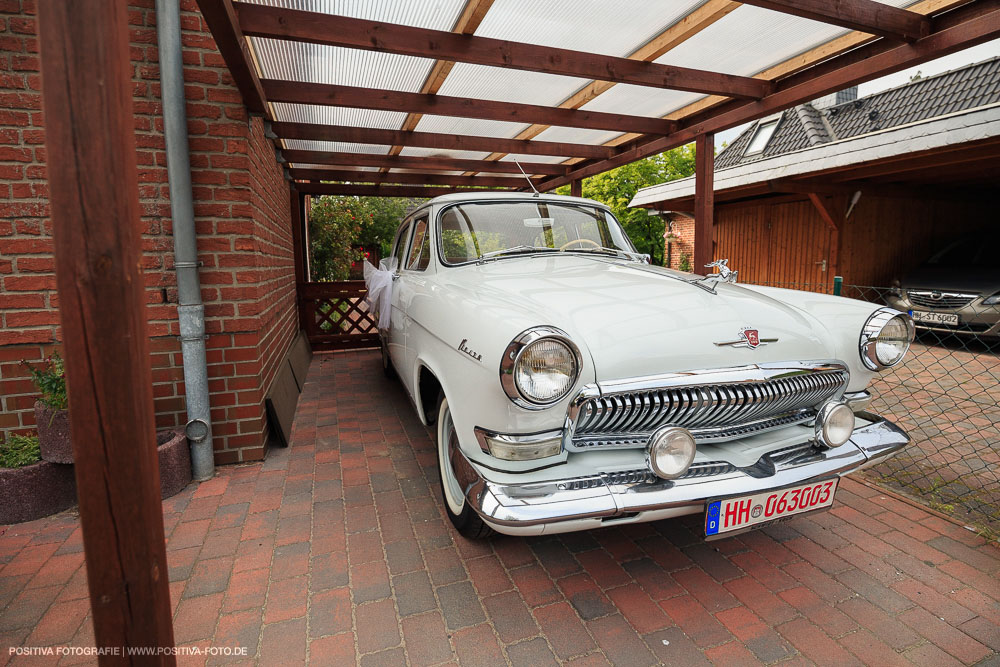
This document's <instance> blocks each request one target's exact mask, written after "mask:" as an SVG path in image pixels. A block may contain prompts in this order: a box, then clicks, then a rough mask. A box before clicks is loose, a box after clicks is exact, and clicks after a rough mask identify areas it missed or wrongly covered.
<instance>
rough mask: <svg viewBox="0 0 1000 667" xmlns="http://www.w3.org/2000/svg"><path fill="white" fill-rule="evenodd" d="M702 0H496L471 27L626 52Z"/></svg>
mask: <svg viewBox="0 0 1000 667" xmlns="http://www.w3.org/2000/svg"><path fill="white" fill-rule="evenodd" d="M703 2H704V0H616V1H615V2H602V1H599V0H589V1H581V0H546V1H545V2H538V0H496V2H494V3H493V5H492V6H491V7H490V10H489V12H487V14H486V16H485V18H483V22H482V23H481V24H480V26H479V28H478V29H477V30H476V35H477V36H479V37H492V38H493V39H507V40H511V41H517V42H524V43H527V44H539V45H541V46H551V47H556V48H560V49H573V50H574V51H586V52H589V53H602V54H605V55H609V56H627V55H628V54H630V53H632V52H633V51H635V50H636V49H637V48H639V47H640V46H642V45H643V44H645V43H646V42H648V41H649V40H650V39H651V38H652V37H653V36H655V35H658V34H659V33H661V32H663V31H664V30H666V29H667V28H668V27H669V26H671V25H673V24H674V23H676V22H677V21H678V20H680V19H682V18H684V16H686V15H687V14H688V13H689V12H690V11H691V10H693V9H695V8H696V7H697V6H698V5H700V4H702V3H703Z"/></svg>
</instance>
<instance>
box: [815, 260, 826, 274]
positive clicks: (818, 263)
mask: <svg viewBox="0 0 1000 667" xmlns="http://www.w3.org/2000/svg"><path fill="white" fill-rule="evenodd" d="M813 264H816V265H817V266H820V267H822V268H820V271H823V272H824V273H825V272H826V260H825V259H824V260H823V261H821V262H813Z"/></svg>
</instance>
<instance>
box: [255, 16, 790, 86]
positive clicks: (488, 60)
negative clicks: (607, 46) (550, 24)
mask: <svg viewBox="0 0 1000 667" xmlns="http://www.w3.org/2000/svg"><path fill="white" fill-rule="evenodd" d="M239 21H240V28H241V29H242V30H243V32H244V33H245V34H247V35H254V36H257V37H269V38H272V39H288V40H294V41H300V42H309V43H313V44H326V45H330V46H340V47H346V48H352V49H365V50H369V51H380V52H385V53H395V54H400V55H406V56H415V57H420V58H436V59H439V60H450V61H455V62H464V63H472V64H475V65H487V66H490V67H502V68H506V69H519V70H526V71H529V72H544V73H547V74H560V75H563V76H575V77H580V78H584V79H594V80H600V81H611V82H614V83H629V84H632V85H636V86H651V87H655V88H668V89H672V90H685V91H692V92H697V93H709V94H717V95H726V96H730V97H742V98H751V99H759V98H761V97H763V96H764V95H766V94H767V93H768V91H769V90H770V84H769V83H768V82H766V81H761V80H759V79H754V78H752V77H744V76H735V75H732V74H722V73H719V72H708V71H704V70H697V69H690V68H686V67H675V66H673V65H661V64H657V63H652V62H645V61H642V60H631V59H629V58H620V57H616V56H607V55H601V54H596V53H588V52H584V51H572V50H569V49H557V48H553V47H548V46H539V45H537V44H523V43H519V42H510V41H506V40H499V39H491V38H487V37H476V36H473V35H463V34H458V33H454V32H445V31H442V30H428V29H426V28H414V27H411V26H405V25H395V24H390V23H380V22H378V21H368V20H364V19H356V18H350V17H346V16H335V15H332V14H321V13H316V12H305V11H297V10H290V9H285V8H283V7H268V6H265V5H254V4H249V3H248V4H245V5H244V4H242V3H241V5H240V9H239Z"/></svg>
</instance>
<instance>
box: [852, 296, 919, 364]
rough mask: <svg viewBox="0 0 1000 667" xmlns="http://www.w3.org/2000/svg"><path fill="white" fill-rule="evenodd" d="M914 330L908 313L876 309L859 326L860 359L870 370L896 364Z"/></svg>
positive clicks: (889, 309)
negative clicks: (862, 325) (863, 324)
mask: <svg viewBox="0 0 1000 667" xmlns="http://www.w3.org/2000/svg"><path fill="white" fill-rule="evenodd" d="M913 333H914V330H913V320H911V319H910V317H909V315H906V314H904V313H901V312H899V311H898V310H893V309H892V308H880V309H878V310H876V311H875V312H874V313H872V315H871V317H869V318H868V321H867V322H865V326H864V327H862V329H861V343H860V348H861V361H863V362H864V364H865V366H867V367H868V368H870V369H871V370H873V371H882V370H885V369H887V368H891V367H893V366H895V365H896V364H898V363H899V362H900V361H902V360H903V357H904V356H905V355H906V351H907V350H908V349H910V343H911V342H913Z"/></svg>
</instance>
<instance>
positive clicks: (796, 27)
mask: <svg viewBox="0 0 1000 667" xmlns="http://www.w3.org/2000/svg"><path fill="white" fill-rule="evenodd" d="M845 32H847V31H846V30H845V29H844V28H840V27H838V26H831V25H828V24H825V23H819V22H817V21H811V20H809V19H803V18H799V17H797V16H790V15H788V14H782V13H780V12H775V11H771V10H769V9H761V8H759V7H754V6H751V5H742V6H740V7H738V8H737V9H736V10H735V11H733V12H731V13H729V14H728V15H726V16H724V17H723V18H721V19H720V20H718V21H716V22H715V23H713V24H712V25H710V26H709V27H707V28H705V29H704V30H702V31H701V32H699V33H698V34H697V35H694V36H693V37H692V38H691V39H689V40H687V41H686V42H684V43H682V44H680V45H678V46H677V47H676V48H674V49H672V50H670V51H668V52H667V53H665V54H663V55H662V56H660V57H659V58H657V59H656V61H655V62H657V63H662V64H667V65H677V66H679V67H691V68H695V69H703V70H709V71H713V72H725V73H727V74H739V75H742V76H753V75H754V74H757V73H758V72H761V71H763V70H765V69H767V68H769V67H771V66H773V65H776V64H778V63H780V62H783V61H785V60H788V59H789V58H792V57H794V56H796V55H798V54H800V53H802V52H803V51H808V50H809V49H812V48H815V47H817V46H819V45H821V44H824V43H826V42H828V41H830V40H831V39H834V38H836V37H838V36H839V35H842V34H844V33H845ZM734 44H737V45H739V48H733V47H732V45H734ZM701 97H704V96H703V95H701V94H699V93H686V92H683V91H675V90H662V89H654V88H647V87H644V86H630V85H623V84H619V85H617V86H614V87H613V88H611V89H610V90H608V91H607V92H605V93H604V94H603V95H600V96H599V97H597V98H596V99H594V100H592V101H590V102H588V103H587V104H586V105H584V106H583V108H584V109H588V110H591V111H620V110H621V109H629V113H632V114H636V115H642V116H664V115H666V114H668V113H670V112H672V111H675V110H676V109H679V108H681V107H683V106H686V105H688V104H690V103H692V102H694V101H696V100H698V99H700V98H701Z"/></svg>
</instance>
